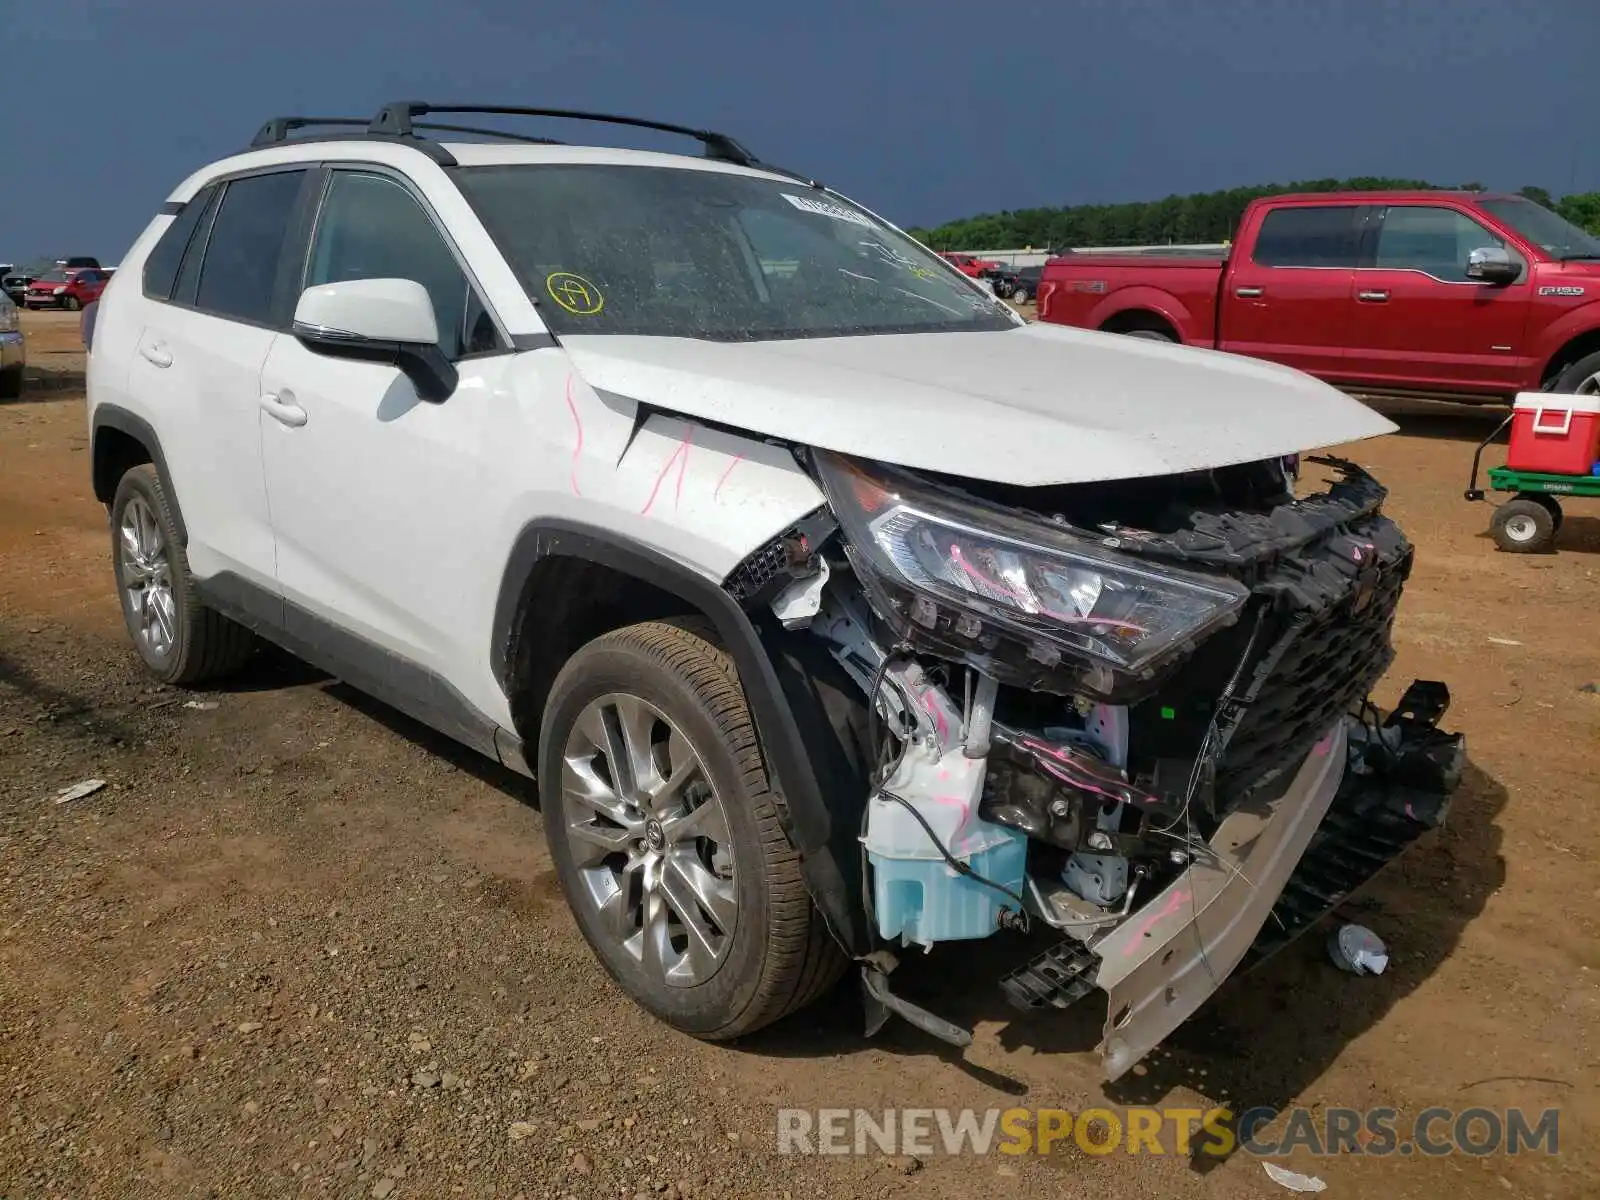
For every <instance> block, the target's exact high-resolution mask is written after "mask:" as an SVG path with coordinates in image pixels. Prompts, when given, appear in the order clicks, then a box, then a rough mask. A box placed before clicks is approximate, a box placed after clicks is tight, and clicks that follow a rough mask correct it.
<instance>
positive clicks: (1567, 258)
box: [1557, 254, 1600, 262]
mask: <svg viewBox="0 0 1600 1200" xmlns="http://www.w3.org/2000/svg"><path fill="white" fill-rule="evenodd" d="M1597 258H1600V254H1563V255H1562V256H1561V257H1560V258H1559V259H1558V260H1557V261H1558V262H1583V261H1588V260H1590V259H1597Z"/></svg>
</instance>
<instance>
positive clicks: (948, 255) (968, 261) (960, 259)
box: [939, 251, 1000, 279]
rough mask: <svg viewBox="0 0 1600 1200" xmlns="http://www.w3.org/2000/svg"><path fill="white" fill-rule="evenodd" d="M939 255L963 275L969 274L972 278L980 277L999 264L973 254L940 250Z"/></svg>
mask: <svg viewBox="0 0 1600 1200" xmlns="http://www.w3.org/2000/svg"><path fill="white" fill-rule="evenodd" d="M939 257H940V258H942V259H944V260H945V262H947V263H949V264H950V265H951V266H952V267H954V268H955V269H956V270H958V271H960V272H961V273H962V274H963V275H970V276H971V277H972V278H974V279H978V278H981V277H982V276H983V274H984V272H986V271H992V270H994V268H996V267H998V266H999V265H1000V264H999V263H997V262H990V261H989V260H988V259H987V258H979V257H978V256H977V255H975V254H955V253H952V252H949V251H941V252H940V254H939Z"/></svg>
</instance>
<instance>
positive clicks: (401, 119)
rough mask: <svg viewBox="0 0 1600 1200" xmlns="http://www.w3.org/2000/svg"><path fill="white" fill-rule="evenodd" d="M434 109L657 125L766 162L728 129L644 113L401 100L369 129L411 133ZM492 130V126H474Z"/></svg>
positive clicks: (715, 153)
mask: <svg viewBox="0 0 1600 1200" xmlns="http://www.w3.org/2000/svg"><path fill="white" fill-rule="evenodd" d="M435 113H439V114H444V115H456V114H475V115H483V116H502V117H556V118H560V119H564V120H571V121H598V122H602V123H604V124H606V125H627V126H631V127H632V128H635V129H654V130H657V131H658V132H661V133H676V134H681V135H682V136H684V137H690V138H694V139H695V140H696V141H698V142H699V143H700V144H701V145H703V146H704V147H705V148H706V157H707V158H714V159H717V160H718V161H720V162H729V163H734V164H736V165H738V166H741V167H760V166H765V164H764V163H762V162H761V160H760V159H758V158H757V157H756V156H755V155H753V154H751V153H750V151H748V150H746V149H745V148H744V147H743V146H741V145H740V144H739V143H738V142H737V141H735V140H734V139H733V138H731V137H729V136H728V135H727V134H725V133H718V132H716V131H715V130H712V129H691V128H689V127H688V126H686V125H669V124H667V123H666V122H665V121H647V120H645V119H644V118H643V117H619V116H614V115H612V114H610V113H594V112H582V111H579V110H577V109H569V108H521V107H515V106H505V105H490V104H425V103H423V102H422V101H420V100H399V101H396V102H394V103H392V104H385V105H384V106H383V108H382V109H380V110H379V112H378V115H377V116H376V117H374V118H373V119H372V124H371V125H369V126H368V127H367V132H368V133H371V134H377V135H382V136H387V137H409V136H412V133H413V131H414V130H416V129H417V128H419V127H421V128H425V126H419V125H418V124H417V122H416V118H418V117H425V116H429V115H432V114H435ZM471 132H474V133H479V132H481V133H489V132H491V131H489V130H471Z"/></svg>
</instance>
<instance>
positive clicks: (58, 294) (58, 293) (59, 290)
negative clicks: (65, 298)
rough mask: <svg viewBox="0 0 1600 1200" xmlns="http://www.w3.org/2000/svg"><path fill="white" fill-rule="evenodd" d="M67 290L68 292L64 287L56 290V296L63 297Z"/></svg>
mask: <svg viewBox="0 0 1600 1200" xmlns="http://www.w3.org/2000/svg"><path fill="white" fill-rule="evenodd" d="M66 290H67V289H66V288H64V287H58V288H56V289H55V294H56V295H57V296H60V295H62V294H63V293H65V292H66Z"/></svg>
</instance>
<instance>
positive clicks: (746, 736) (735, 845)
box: [539, 621, 845, 1040]
mask: <svg viewBox="0 0 1600 1200" xmlns="http://www.w3.org/2000/svg"><path fill="white" fill-rule="evenodd" d="M712 636H713V635H712V634H711V631H710V629H709V627H702V626H700V625H698V624H692V623H689V622H684V623H667V622H657V621H652V622H646V623H644V624H640V625H632V626H629V627H628V628H625V629H619V630H616V631H615V632H613V633H609V634H606V635H604V636H603V637H600V638H597V639H596V640H595V641H592V642H590V643H589V644H588V645H587V646H585V647H583V649H581V650H579V651H578V652H577V653H576V654H575V655H573V656H572V658H571V659H570V660H568V662H567V664H566V666H565V667H563V668H562V670H561V673H560V675H559V676H558V677H557V678H556V681H555V684H554V686H553V687H552V689H551V692H550V696H549V699H548V701H547V704H546V708H545V716H544V721H543V728H542V729H541V731H540V738H539V779H540V780H541V787H540V795H541V799H542V801H543V803H542V809H543V813H544V822H545V833H546V837H547V839H548V841H549V844H550V854H551V857H552V858H553V859H554V860H555V867H556V874H557V877H558V878H559V880H560V882H561V887H562V890H563V892H564V893H565V894H566V897H567V902H568V904H570V905H571V907H572V911H573V914H574V915H575V917H576V918H577V921H578V927H579V929H580V930H581V931H582V932H583V936H584V938H585V939H586V940H587V941H588V942H589V945H590V946H591V947H592V948H593V950H594V952H595V954H596V956H597V957H598V958H599V959H600V963H601V965H602V966H604V967H605V969H606V971H607V972H609V973H610V975H611V977H612V978H613V979H615V980H616V981H617V983H618V984H620V985H621V987H622V990H623V991H625V992H626V993H627V994H628V995H629V996H630V997H631V998H632V999H633V1000H634V1001H635V1002H636V1003H638V1004H639V1005H640V1006H641V1007H643V1008H645V1009H646V1010H648V1011H649V1012H651V1013H653V1014H655V1015H656V1016H657V1017H659V1018H661V1019H662V1020H664V1021H666V1022H667V1023H668V1024H670V1025H673V1026H675V1027H676V1028H678V1029H681V1030H683V1031H684V1032H685V1033H689V1034H692V1035H694V1036H695V1037H700V1038H706V1039H711V1040H720V1039H725V1038H732V1037H737V1036H739V1035H740V1034H744V1033H749V1032H750V1031H752V1030H755V1029H759V1028H760V1027H761V1026H763V1025H767V1024H769V1023H771V1022H772V1021H775V1020H777V1019H778V1018H780V1017H782V1016H785V1015H786V1014H788V1013H790V1012H792V1011H794V1010H795V1009H797V1008H800V1007H802V1006H803V1005H805V1004H808V1003H810V1002H811V1001H812V1000H814V999H816V998H817V997H818V996H820V995H821V994H822V993H823V991H825V990H826V989H827V988H828V987H829V986H831V985H832V984H833V983H834V981H836V980H837V979H838V977H839V974H840V972H841V970H842V969H843V966H844V962H845V960H844V956H843V954H842V953H841V952H840V950H839V949H838V947H837V945H836V944H835V943H834V941H833V938H832V937H831V936H830V935H829V933H828V931H827V928H826V926H825V925H824V924H823V922H822V918H821V916H820V914H819V913H818V912H817V911H816V909H815V907H814V906H813V905H812V903H811V897H810V896H809V894H808V893H807V892H806V888H805V883H804V881H803V880H802V878H801V875H800V859H799V855H798V854H796V852H795V850H794V847H793V846H791V845H790V844H789V840H788V838H787V837H786V836H785V834H784V831H783V826H782V824H781V823H780V821H779V819H778V812H777V807H776V803H775V801H774V798H773V795H772V791H771V785H770V783H769V782H768V779H767V773H766V768H765V766H764V765H763V762H762V757H761V748H760V745H759V743H758V741H757V738H756V731H755V725H754V723H753V722H752V720H751V717H750V711H749V709H748V708H747V707H746V704H745V698H744V692H743V689H742V688H741V687H740V685H739V678H738V676H737V674H736V673H735V671H734V668H733V663H732V660H731V659H729V657H728V656H727V655H726V654H725V653H724V652H723V651H722V650H721V649H720V648H719V647H718V646H717V645H716V644H715V643H714V642H713V640H712Z"/></svg>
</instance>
